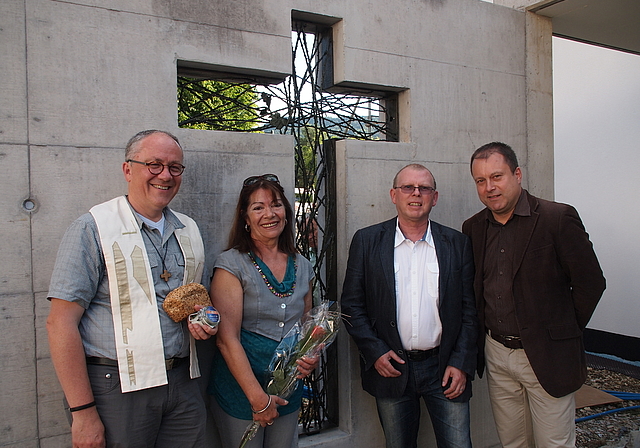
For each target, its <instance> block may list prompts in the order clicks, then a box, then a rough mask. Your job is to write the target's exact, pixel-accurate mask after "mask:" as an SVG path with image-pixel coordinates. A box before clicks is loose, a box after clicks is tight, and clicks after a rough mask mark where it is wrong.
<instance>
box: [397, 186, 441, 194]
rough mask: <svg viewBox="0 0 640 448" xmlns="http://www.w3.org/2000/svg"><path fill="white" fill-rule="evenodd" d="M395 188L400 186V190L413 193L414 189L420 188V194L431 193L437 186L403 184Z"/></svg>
mask: <svg viewBox="0 0 640 448" xmlns="http://www.w3.org/2000/svg"><path fill="white" fill-rule="evenodd" d="M393 188H399V189H400V191H402V192H403V193H404V194H412V193H413V192H414V191H416V188H417V189H418V191H419V192H420V194H424V195H431V194H433V192H434V191H436V189H435V188H433V187H429V186H427V185H401V186H399V187H393Z"/></svg>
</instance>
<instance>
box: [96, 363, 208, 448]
mask: <svg viewBox="0 0 640 448" xmlns="http://www.w3.org/2000/svg"><path fill="white" fill-rule="evenodd" d="M87 369H88V372H89V381H90V382H91V388H92V389H93V395H94V398H95V400H96V404H97V410H98V414H99V415H100V418H101V419H102V423H103V424H104V427H105V436H106V440H107V448H190V447H193V448H196V447H197V448H200V447H202V446H205V428H206V423H207V416H206V408H205V403H204V399H203V397H202V394H201V392H200V388H199V386H198V383H197V382H196V381H194V380H191V379H190V377H189V363H188V362H185V363H183V364H182V365H180V366H178V367H176V368H174V369H172V370H169V371H168V372H167V377H168V380H169V383H168V384H167V385H165V386H158V387H153V388H151V389H144V390H139V391H135V392H127V393H124V394H123V393H122V392H121V391H120V377H119V375H118V369H117V367H110V366H101V365H88V366H87Z"/></svg>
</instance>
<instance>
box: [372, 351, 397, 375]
mask: <svg viewBox="0 0 640 448" xmlns="http://www.w3.org/2000/svg"><path fill="white" fill-rule="evenodd" d="M392 359H393V360H394V361H395V362H397V363H398V364H404V360H403V359H402V358H401V357H399V356H398V355H397V354H396V353H395V352H394V351H393V350H389V351H388V352H387V353H385V354H384V355H382V356H381V357H379V358H378V360H377V361H376V362H375V364H374V365H373V366H374V367H375V368H376V370H377V371H378V373H379V374H380V376H383V377H385V378H395V377H397V376H400V375H401V373H400V371H398V370H397V369H396V368H395V367H393V365H392V364H391V360H392Z"/></svg>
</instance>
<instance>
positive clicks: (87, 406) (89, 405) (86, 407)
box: [69, 401, 96, 412]
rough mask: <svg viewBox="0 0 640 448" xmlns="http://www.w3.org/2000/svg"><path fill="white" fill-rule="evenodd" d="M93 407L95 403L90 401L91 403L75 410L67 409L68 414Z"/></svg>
mask: <svg viewBox="0 0 640 448" xmlns="http://www.w3.org/2000/svg"><path fill="white" fill-rule="evenodd" d="M95 405H96V402H95V401H92V402H91V403H87V404H83V405H82V406H76V407H75V408H69V412H76V411H82V410H83V409H89V408H92V407H94V406H95Z"/></svg>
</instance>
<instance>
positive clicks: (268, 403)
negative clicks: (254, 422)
mask: <svg viewBox="0 0 640 448" xmlns="http://www.w3.org/2000/svg"><path fill="white" fill-rule="evenodd" d="M269 406H271V395H269V401H267V405H266V406H265V407H264V408H262V409H260V410H259V411H254V410H253V408H251V412H253V413H254V414H262V413H263V412H264V411H266V410H267V409H269Z"/></svg>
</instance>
